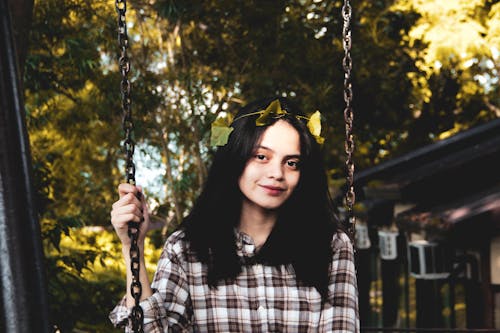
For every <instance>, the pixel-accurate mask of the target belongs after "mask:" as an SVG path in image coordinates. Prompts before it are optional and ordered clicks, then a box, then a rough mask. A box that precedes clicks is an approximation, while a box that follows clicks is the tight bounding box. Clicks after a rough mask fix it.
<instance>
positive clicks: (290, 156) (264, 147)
mask: <svg viewBox="0 0 500 333" xmlns="http://www.w3.org/2000/svg"><path fill="white" fill-rule="evenodd" d="M258 149H264V150H268V151H270V152H273V153H274V152H275V151H274V150H273V149H271V148H269V147H266V146H262V145H258V146H257V147H256V148H255V150H258ZM285 158H300V153H298V154H290V155H285Z"/></svg>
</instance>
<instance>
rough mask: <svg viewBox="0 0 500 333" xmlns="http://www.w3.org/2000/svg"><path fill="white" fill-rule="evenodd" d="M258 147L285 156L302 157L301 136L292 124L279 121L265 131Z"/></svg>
mask: <svg viewBox="0 0 500 333" xmlns="http://www.w3.org/2000/svg"><path fill="white" fill-rule="evenodd" d="M257 146H258V147H264V148H266V149H270V150H273V151H276V152H280V153H283V154H285V155H300V135H299V132H298V131H297V130H296V129H295V128H294V127H293V126H292V125H291V124H289V123H288V122H286V121H284V120H278V121H277V122H275V123H274V124H273V125H271V126H269V127H268V128H267V129H266V130H265V131H264V133H263V134H262V136H261V138H260V141H259V143H258V145H257Z"/></svg>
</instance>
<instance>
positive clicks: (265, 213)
mask: <svg viewBox="0 0 500 333" xmlns="http://www.w3.org/2000/svg"><path fill="white" fill-rule="evenodd" d="M276 218H277V213H276V211H270V210H265V209H262V208H261V207H255V205H253V204H251V203H248V202H243V205H242V207H241V216H240V224H239V230H240V231H242V232H244V233H245V234H247V235H249V236H250V237H252V239H253V241H254V243H255V247H260V246H262V245H263V244H264V243H265V242H266V240H267V237H268V236H269V234H270V233H271V231H272V230H273V227H274V224H275V223H276Z"/></svg>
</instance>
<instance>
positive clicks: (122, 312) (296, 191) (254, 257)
mask: <svg viewBox="0 0 500 333" xmlns="http://www.w3.org/2000/svg"><path fill="white" fill-rule="evenodd" d="M318 119H319V118H318ZM308 121H309V123H307V122H308ZM310 121H311V119H310V118H306V117H305V116H304V115H302V114H301V113H299V111H298V110H297V109H296V108H295V107H294V106H292V105H291V104H290V102H289V101H288V100H286V99H284V98H277V99H274V100H273V99H266V100H263V101H259V102H255V103H252V104H250V105H248V106H246V107H244V108H243V109H242V110H241V111H240V112H239V113H238V114H237V115H236V117H235V119H234V121H233V123H232V124H231V128H226V129H225V130H227V131H226V132H225V133H226V138H223V139H222V142H219V144H220V145H222V146H221V147H220V148H219V149H218V151H217V153H216V155H215V158H214V162H213V165H212V167H211V169H210V172H209V176H208V178H207V181H206V183H205V185H204V188H203V190H202V192H201V194H200V196H199V198H198V200H197V201H196V203H195V205H194V207H193V209H192V211H191V213H190V214H189V215H188V216H187V217H186V218H185V220H184V221H183V223H182V224H181V226H180V228H179V229H178V230H177V231H176V232H174V233H173V234H172V235H171V236H170V237H169V238H168V239H167V241H166V243H165V247H164V250H163V252H162V255H161V258H160V261H159V263H158V268H157V271H156V273H155V276H154V279H153V283H152V285H151V287H150V283H149V281H148V277H147V274H146V273H145V272H146V269H145V266H144V260H143V258H141V259H142V260H141V267H140V273H141V276H140V281H141V284H142V286H143V291H142V297H141V307H142V308H143V310H144V313H145V319H144V330H145V332H167V331H174V332H179V331H188V332H358V331H359V319H358V310H357V287H356V276H355V269H354V263H353V249H352V246H351V244H350V241H349V238H348V237H347V235H346V234H345V233H344V232H343V231H342V230H341V228H340V225H339V223H338V221H337V220H336V219H335V215H334V213H333V209H332V206H331V200H330V196H329V193H328V186H327V179H326V175H325V171H324V167H323V162H322V158H321V154H320V146H319V144H318V143H317V142H316V140H319V139H320V138H319V136H318V135H317V134H318V133H315V134H316V136H314V135H313V134H312V133H311V131H310V129H309V128H311V129H312V130H313V132H315V131H316V130H315V129H314V126H311V122H310ZM308 125H309V127H308ZM227 133H230V134H229V137H227ZM223 137H224V135H223ZM226 139H227V143H226V142H225V141H226ZM139 190H140V189H137V188H136V187H134V186H132V185H129V184H121V185H120V186H119V194H120V199H119V200H118V201H117V202H116V203H115V204H114V205H113V210H112V212H111V216H112V219H111V221H112V224H113V226H114V228H115V230H116V232H117V234H118V236H119V238H120V240H121V242H122V245H123V254H124V258H125V261H126V264H127V267H129V262H128V260H129V259H128V253H129V248H130V240H129V237H128V235H127V222H128V221H131V220H133V221H136V222H139V221H141V220H144V222H143V223H142V224H141V230H140V239H139V246H140V247H142V246H143V244H144V234H145V232H146V230H147V226H148V224H149V217H148V214H147V209H146V206H145V203H144V200H142V202H140V201H139V200H138V199H137V198H136V195H135V194H136V193H137V191H139ZM143 212H144V213H143ZM142 252H143V251H141V254H142ZM130 282H131V273H130V272H128V273H127V285H130ZM133 304H134V300H133V298H132V296H131V295H130V291H128V292H127V295H126V297H125V298H124V299H123V300H122V302H121V303H120V304H118V305H117V307H116V308H115V309H114V310H113V312H112V313H111V315H110V318H111V320H112V322H113V323H114V324H115V325H118V324H120V323H122V324H123V323H124V324H129V323H128V319H127V318H128V315H129V312H130V311H129V309H128V308H130V307H131V306H133Z"/></svg>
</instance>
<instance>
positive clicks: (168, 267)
mask: <svg viewBox="0 0 500 333" xmlns="http://www.w3.org/2000/svg"><path fill="white" fill-rule="evenodd" d="M187 247H188V244H187V241H186V240H185V238H184V233H183V231H176V232H175V233H173V234H172V235H171V236H170V237H169V238H168V240H167V241H166V243H165V247H164V249H163V253H162V255H161V258H160V260H159V262H158V268H157V271H156V273H155V276H154V279H153V283H152V288H153V291H154V294H153V295H152V296H150V297H149V298H147V299H145V300H143V301H142V302H141V307H142V308H143V310H144V331H145V332H300V333H303V332H359V317H358V299H357V285H356V274H355V269H354V258H353V257H354V256H353V249H352V246H351V243H350V240H349V238H348V237H347V235H346V234H344V233H337V234H335V235H334V237H333V240H332V248H333V251H334V255H333V260H332V263H331V266H330V272H331V273H330V285H329V294H328V302H326V303H322V301H321V296H320V294H319V293H318V292H317V291H316V289H315V288H314V287H307V286H301V285H298V284H297V281H296V277H295V274H294V272H293V269H291V266H288V265H286V266H285V265H282V266H278V267H273V266H266V265H261V264H255V265H244V266H243V267H242V273H241V274H240V275H239V276H238V277H237V278H236V280H235V281H233V282H227V283H221V284H219V286H218V288H217V289H210V288H209V286H208V284H207V269H206V266H205V265H204V264H202V263H200V262H199V261H197V260H196V258H195V257H194V256H193V255H192V254H190V251H187V250H186V249H187ZM255 250H256V249H255V246H254V243H253V240H252V239H251V238H250V237H249V236H248V235H246V234H244V233H238V236H237V251H238V255H239V256H241V257H247V258H248V257H252V256H253V255H254V254H255ZM129 314H130V310H129V309H127V307H126V305H125V298H124V299H123V300H122V301H121V302H120V303H119V304H118V305H117V306H116V307H115V309H114V310H113V311H112V312H111V314H110V319H111V321H112V322H113V324H114V325H115V326H122V325H123V326H126V332H131V330H130V327H131V325H130V324H131V323H130V319H129Z"/></svg>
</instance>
